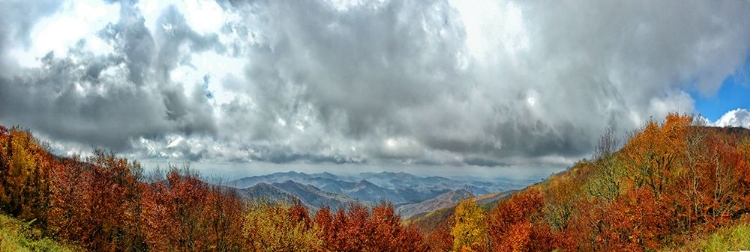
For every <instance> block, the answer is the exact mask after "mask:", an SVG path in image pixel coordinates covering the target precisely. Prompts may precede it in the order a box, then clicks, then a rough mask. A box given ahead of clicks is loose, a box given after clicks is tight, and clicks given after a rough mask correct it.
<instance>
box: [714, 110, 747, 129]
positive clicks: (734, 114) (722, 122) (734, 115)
mask: <svg viewBox="0 0 750 252" xmlns="http://www.w3.org/2000/svg"><path fill="white" fill-rule="evenodd" d="M714 125H715V126H718V127H744V128H748V129H750V111H747V109H735V110H732V111H729V112H727V113H726V114H724V115H723V116H721V118H719V120H717V121H716V122H715V123H714Z"/></svg>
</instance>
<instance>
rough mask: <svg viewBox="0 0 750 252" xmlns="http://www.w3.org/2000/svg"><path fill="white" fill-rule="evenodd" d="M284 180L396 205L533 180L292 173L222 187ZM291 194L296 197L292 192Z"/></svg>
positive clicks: (517, 185) (504, 188)
mask: <svg viewBox="0 0 750 252" xmlns="http://www.w3.org/2000/svg"><path fill="white" fill-rule="evenodd" d="M287 181H293V182H296V183H299V184H301V185H309V186H312V187H314V188H315V189H318V190H321V191H324V192H328V193H333V194H340V195H345V196H348V197H349V198H352V199H357V200H360V201H366V202H377V201H380V200H387V201H390V202H392V203H393V204H394V205H396V206H399V205H405V204H414V203H419V202H423V201H425V200H430V199H434V198H435V197H437V196H439V195H441V194H444V193H448V192H451V191H455V190H464V191H466V192H469V193H471V194H472V195H484V194H488V193H493V192H500V191H508V190H515V189H519V188H522V187H524V186H526V185H528V184H531V183H532V182H533V181H532V180H512V179H505V178H499V179H496V180H494V181H482V180H478V179H476V180H469V179H466V180H456V179H449V178H445V177H439V176H430V177H420V176H416V175H413V174H409V173H405V172H380V173H372V172H365V173H360V174H358V175H351V176H342V175H334V174H331V173H313V174H307V173H301V172H293V171H292V172H277V173H273V174H268V175H262V176H252V177H245V178H242V179H238V180H234V181H230V182H228V183H226V184H225V185H227V186H231V187H235V188H240V189H242V188H249V187H252V186H255V185H257V184H260V183H269V184H274V185H275V184H276V183H285V182H287ZM282 189H283V188H282ZM311 190H312V189H311ZM290 193H292V194H295V193H294V192H290ZM318 207H319V206H318Z"/></svg>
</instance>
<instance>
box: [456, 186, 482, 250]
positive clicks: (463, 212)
mask: <svg viewBox="0 0 750 252" xmlns="http://www.w3.org/2000/svg"><path fill="white" fill-rule="evenodd" d="M451 223H452V224H453V225H452V229H451V236H453V250H454V251H487V243H488V239H487V221H486V220H485V216H484V212H483V211H482V209H481V208H480V207H479V206H478V205H477V203H476V202H474V199H473V198H468V199H465V200H463V201H461V203H460V204H459V205H458V206H457V207H456V212H455V213H454V214H453V218H452V219H451Z"/></svg>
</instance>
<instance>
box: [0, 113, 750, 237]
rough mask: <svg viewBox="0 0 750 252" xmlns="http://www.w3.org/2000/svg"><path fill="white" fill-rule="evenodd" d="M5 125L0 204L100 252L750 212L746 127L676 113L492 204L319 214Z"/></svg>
mask: <svg viewBox="0 0 750 252" xmlns="http://www.w3.org/2000/svg"><path fill="white" fill-rule="evenodd" d="M48 149H49V148H48V147H46V146H45V144H44V143H41V142H40V141H38V140H36V139H35V138H34V137H33V136H32V134H31V133H29V132H28V131H26V130H24V129H23V128H21V127H12V128H6V127H2V126H0V212H1V213H3V214H6V215H9V216H12V217H14V218H17V219H20V220H22V221H25V222H28V223H31V224H30V225H32V226H34V227H36V228H39V229H40V230H42V231H43V235H44V236H46V237H51V238H52V239H54V240H57V241H61V242H64V243H66V244H71V245H72V246H77V247H80V248H82V249H85V250H91V251H553V250H561V251H602V250H614V251H646V250H660V249H670V248H677V249H679V248H680V247H681V246H683V245H684V244H689V243H691V242H692V241H694V240H696V239H700V238H701V237H705V236H706V235H710V234H711V233H713V232H715V231H716V230H718V229H720V228H722V227H727V226H732V225H737V224H738V223H746V222H748V217H746V216H745V215H746V214H747V213H748V212H750V166H749V165H748V162H750V131H748V130H746V129H743V128H716V127H705V126H701V125H700V123H698V122H697V120H696V121H694V120H693V118H692V117H690V116H685V115H679V114H670V115H668V116H667V117H666V118H665V119H664V120H662V121H651V122H648V123H647V124H645V125H644V126H643V127H641V129H640V130H638V131H634V132H632V133H630V134H629V135H628V136H627V138H622V139H620V138H618V137H617V136H615V135H614V133H612V132H608V133H606V134H605V135H603V136H602V137H601V138H600V141H599V144H598V147H597V149H596V151H595V154H594V156H593V157H592V158H590V159H584V160H581V161H579V162H577V163H576V164H574V165H573V166H572V167H570V168H568V169H567V170H565V171H563V172H560V173H558V174H553V175H551V176H549V177H548V178H547V179H546V180H543V181H542V182H539V183H537V184H534V185H530V186H529V187H527V188H526V189H524V190H521V191H518V192H516V193H514V194H512V196H509V197H507V198H505V199H501V200H500V201H499V202H495V203H493V204H492V205H489V206H486V205H481V204H478V203H477V201H475V199H473V198H468V199H466V200H464V201H462V202H461V203H460V204H459V205H458V206H456V207H455V208H451V209H447V210H445V211H438V212H434V213H431V214H428V215H426V216H420V217H416V218H412V219H409V220H404V219H402V218H401V217H400V216H398V215H397V214H395V213H394V206H393V205H392V204H391V203H389V202H385V201H383V202H381V203H380V204H377V205H376V206H373V207H368V206H364V205H357V204H353V205H351V206H349V207H348V208H346V209H338V210H332V209H331V208H322V209H320V210H318V211H310V210H309V209H307V208H306V207H305V206H303V205H302V204H301V203H300V202H299V201H292V202H286V203H277V202H270V201H264V200H257V201H243V200H242V199H241V198H240V197H239V196H238V195H237V193H236V192H235V191H234V189H233V188H231V187H224V186H221V185H217V183H207V182H205V180H203V179H202V178H201V176H200V175H199V174H197V173H196V172H194V171H192V170H191V169H190V168H189V167H188V166H185V167H168V168H167V169H166V170H165V171H162V172H159V171H155V172H144V169H143V168H142V167H141V165H140V164H139V163H138V162H137V161H129V160H126V159H123V158H119V157H117V156H116V155H115V153H111V152H107V151H104V150H96V151H94V155H92V156H89V157H78V156H72V157H61V156H56V155H53V154H51V153H50V151H49V150H48Z"/></svg>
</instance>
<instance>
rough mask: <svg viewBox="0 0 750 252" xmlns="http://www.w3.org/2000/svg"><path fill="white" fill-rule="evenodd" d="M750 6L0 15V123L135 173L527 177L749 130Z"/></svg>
mask: <svg viewBox="0 0 750 252" xmlns="http://www.w3.org/2000/svg"><path fill="white" fill-rule="evenodd" d="M747 13H750V1H739V0H738V1H691V0H687V1H685V0H674V1H594V0H592V1H584V0H581V1H556V2H549V1H534V0H532V1H471V0H422V1H389V0H375V1H356V0H319V1H314V0H311V1H296V0H267V1H263V0H248V1H241V0H216V1H209V0H185V1H162V0H158V1H157V0H141V1H137V0H122V1H116V0H107V1H97V0H80V1H73V0H68V1H58V0H39V1H25V0H0V124H2V125H6V126H11V125H21V126H23V127H25V128H27V129H29V130H30V131H31V132H33V133H34V134H35V136H37V137H38V138H39V139H40V140H42V141H44V142H47V143H49V146H50V147H51V148H52V150H53V151H54V152H55V153H58V154H60V155H71V154H74V153H83V154H85V153H90V152H91V150H92V147H99V148H104V149H107V150H111V151H114V152H116V153H118V154H119V155H120V156H123V157H127V158H129V159H133V160H138V161H140V162H141V163H142V164H144V166H146V168H153V167H155V166H157V165H158V166H162V167H163V166H166V165H168V164H190V165H191V167H194V168H196V169H197V170H199V171H201V172H202V173H204V174H206V175H218V176H226V177H229V178H232V177H236V176H245V175H257V174H265V173H270V172H275V171H289V170H295V171H304V172H319V171H329V172H338V173H357V172H362V171H406V172H412V173H415V174H421V175H462V176H481V177H490V176H503V177H517V178H521V177H542V176H546V175H549V174H550V173H553V172H558V171H561V170H563V169H565V168H566V167H568V166H570V165H571V164H573V163H574V162H575V161H577V160H580V159H582V158H588V157H591V153H592V151H593V149H594V147H595V145H596V142H597V139H598V138H599V136H600V135H602V134H603V133H604V132H605V130H606V129H608V128H612V129H614V131H615V132H616V133H617V134H618V135H620V136H624V135H626V132H629V131H632V130H634V129H637V128H639V127H641V126H642V125H644V123H645V122H647V121H649V120H661V119H662V118H664V116H665V115H666V114H667V113H670V112H678V113H684V114H690V115H700V116H702V117H701V118H704V120H705V121H707V122H708V123H709V124H710V125H715V126H740V127H748V128H750V112H748V110H750V102H748V101H749V100H750V99H748V97H750V78H748V77H749V73H750V29H748V28H747V27H750V15H747Z"/></svg>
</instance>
